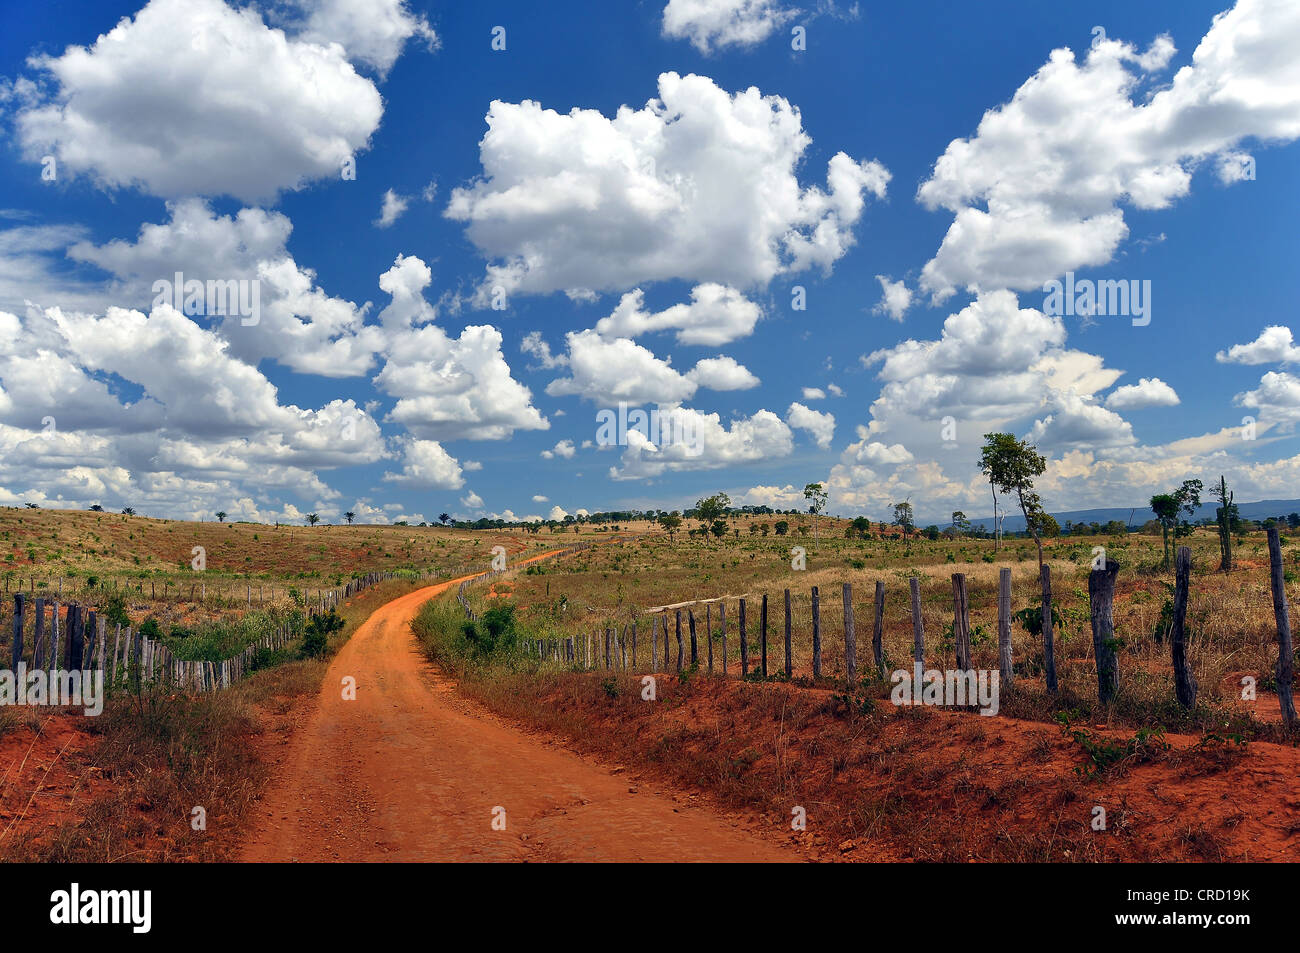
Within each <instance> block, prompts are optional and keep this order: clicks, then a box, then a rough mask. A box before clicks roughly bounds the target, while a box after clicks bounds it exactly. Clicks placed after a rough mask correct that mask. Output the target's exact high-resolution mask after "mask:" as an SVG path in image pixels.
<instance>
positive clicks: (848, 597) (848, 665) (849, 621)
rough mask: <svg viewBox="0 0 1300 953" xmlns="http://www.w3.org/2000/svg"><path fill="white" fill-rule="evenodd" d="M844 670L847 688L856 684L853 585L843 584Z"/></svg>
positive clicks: (856, 640) (856, 655)
mask: <svg viewBox="0 0 1300 953" xmlns="http://www.w3.org/2000/svg"><path fill="white" fill-rule="evenodd" d="M844 670H845V674H846V675H847V676H848V681H849V688H854V687H856V686H857V684H858V634H857V631H856V629H855V628H854V624H853V585H852V584H851V583H847V582H846V583H845V584H844Z"/></svg>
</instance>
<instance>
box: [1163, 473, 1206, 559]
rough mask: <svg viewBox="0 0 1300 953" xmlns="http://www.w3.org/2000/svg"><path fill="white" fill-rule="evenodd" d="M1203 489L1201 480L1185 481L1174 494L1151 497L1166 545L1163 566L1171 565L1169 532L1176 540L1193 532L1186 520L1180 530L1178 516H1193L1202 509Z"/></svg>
mask: <svg viewBox="0 0 1300 953" xmlns="http://www.w3.org/2000/svg"><path fill="white" fill-rule="evenodd" d="M1203 488H1204V487H1203V484H1202V483H1201V481H1200V480H1184V481H1183V485H1182V486H1180V487H1179V488H1178V489H1176V490H1174V492H1172V493H1157V494H1156V495H1155V496H1153V497H1151V512H1153V513H1155V514H1156V519H1157V520H1158V521H1159V523H1160V538H1161V540H1162V542H1163V543H1164V550H1165V556H1164V560H1163V562H1162V565H1163V566H1166V567H1168V565H1169V531H1170V530H1173V531H1174V538H1175V539H1177V538H1178V537H1179V536H1185V535H1187V533H1189V532H1190V531H1191V527H1190V525H1188V523H1187V521H1186V520H1183V521H1182V529H1181V530H1180V526H1179V519H1178V514H1180V513H1182V512H1184V511H1186V513H1187V515H1188V516H1191V515H1192V514H1193V513H1195V512H1196V511H1197V509H1199V508H1200V505H1201V490H1202V489H1203Z"/></svg>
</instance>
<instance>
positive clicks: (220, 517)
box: [217, 510, 226, 523]
mask: <svg viewBox="0 0 1300 953" xmlns="http://www.w3.org/2000/svg"><path fill="white" fill-rule="evenodd" d="M225 521H226V511H225V510H217V522H218V523H224V522H225Z"/></svg>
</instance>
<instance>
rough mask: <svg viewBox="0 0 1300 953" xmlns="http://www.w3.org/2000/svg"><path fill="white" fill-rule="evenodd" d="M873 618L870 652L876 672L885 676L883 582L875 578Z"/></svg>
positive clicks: (882, 676)
mask: <svg viewBox="0 0 1300 953" xmlns="http://www.w3.org/2000/svg"><path fill="white" fill-rule="evenodd" d="M875 609H876V612H875V618H874V619H873V620H872V623H871V654H872V657H873V658H874V659H875V663H876V672H877V674H878V675H879V676H880V677H881V678H884V677H885V643H884V638H885V584H884V583H883V582H881V581H880V580H876V605H875Z"/></svg>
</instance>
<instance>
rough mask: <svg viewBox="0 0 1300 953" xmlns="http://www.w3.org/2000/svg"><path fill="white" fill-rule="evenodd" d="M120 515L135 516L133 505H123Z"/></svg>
mask: <svg viewBox="0 0 1300 953" xmlns="http://www.w3.org/2000/svg"><path fill="white" fill-rule="evenodd" d="M33 509H35V507H33ZM122 515H123V516H135V507H134V506H124V507H122Z"/></svg>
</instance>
